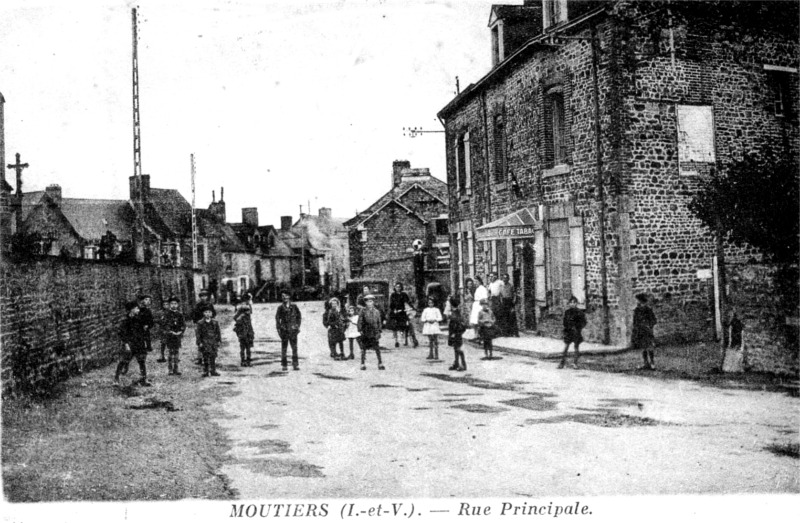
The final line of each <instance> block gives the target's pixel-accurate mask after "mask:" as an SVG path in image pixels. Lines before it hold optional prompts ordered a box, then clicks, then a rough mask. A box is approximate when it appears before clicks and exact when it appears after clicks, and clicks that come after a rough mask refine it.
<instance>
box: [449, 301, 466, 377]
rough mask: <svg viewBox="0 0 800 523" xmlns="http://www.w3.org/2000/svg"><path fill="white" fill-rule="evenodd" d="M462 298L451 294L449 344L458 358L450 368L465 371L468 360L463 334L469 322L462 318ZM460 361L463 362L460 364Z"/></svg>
mask: <svg viewBox="0 0 800 523" xmlns="http://www.w3.org/2000/svg"><path fill="white" fill-rule="evenodd" d="M459 305H461V300H459V299H458V296H450V310H451V311H452V312H451V314H450V320H449V322H448V324H447V344H448V345H450V346H451V347H453V352H455V356H456V359H455V361H453V365H452V366H451V367H450V370H458V371H465V370H467V360H466V358H465V357H464V350H463V349H462V348H461V346H462V345H463V343H464V340H463V334H464V331H466V330H467V324H466V323H465V322H464V320H463V318H461V310H460V309H459ZM459 362H460V363H461V364H460V365H459Z"/></svg>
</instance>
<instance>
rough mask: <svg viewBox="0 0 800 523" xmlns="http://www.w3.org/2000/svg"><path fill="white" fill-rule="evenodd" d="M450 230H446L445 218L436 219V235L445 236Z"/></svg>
mask: <svg viewBox="0 0 800 523" xmlns="http://www.w3.org/2000/svg"><path fill="white" fill-rule="evenodd" d="M449 233H450V231H448V230H447V218H437V219H436V235H437V236H447V235H448V234H449Z"/></svg>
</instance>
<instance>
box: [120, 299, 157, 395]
mask: <svg viewBox="0 0 800 523" xmlns="http://www.w3.org/2000/svg"><path fill="white" fill-rule="evenodd" d="M125 311H126V312H127V316H126V317H125V319H124V320H123V321H122V325H121V326H120V328H119V338H120V341H121V342H122V352H121V354H120V360H119V363H118V364H117V371H116V373H115V374H114V382H115V383H119V376H120V374H127V373H128V365H130V362H131V360H132V359H133V358H136V361H137V362H138V363H139V373H140V376H141V377H140V379H139V385H141V386H143V387H149V386H150V382H148V381H147V366H146V364H145V360H146V359H147V345H146V341H145V330H144V327H143V326H142V323H141V320H140V318H139V304H138V303H137V302H135V301H131V302H128V303H126V304H125Z"/></svg>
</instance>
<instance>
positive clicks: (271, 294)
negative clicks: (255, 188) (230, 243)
mask: <svg viewBox="0 0 800 523" xmlns="http://www.w3.org/2000/svg"><path fill="white" fill-rule="evenodd" d="M228 225H230V226H231V228H232V229H233V230H234V232H235V233H236V236H237V237H238V238H239V241H240V242H241V243H242V245H243V246H244V248H245V249H247V250H248V252H252V253H254V254H255V255H256V257H257V258H256V260H255V262H254V266H253V276H254V279H255V282H256V283H255V291H254V293H253V297H254V299H256V300H265V301H266V300H276V299H279V298H280V295H279V292H280V290H281V289H284V288H289V287H290V286H291V279H292V267H293V266H294V265H296V266H297V272H298V273H299V265H300V257H299V256H298V255H297V254H295V252H294V251H293V250H292V248H291V247H290V246H289V245H288V244H286V242H284V241H283V240H282V239H281V238H280V237H279V235H278V232H277V231H276V230H275V227H273V226H272V225H259V221H258V209H256V208H255V207H247V208H243V209H242V222H241V223H230V224H228Z"/></svg>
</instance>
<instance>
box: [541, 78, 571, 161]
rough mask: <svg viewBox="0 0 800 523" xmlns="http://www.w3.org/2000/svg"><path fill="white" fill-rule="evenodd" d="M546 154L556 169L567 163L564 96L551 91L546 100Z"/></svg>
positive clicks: (558, 92)
mask: <svg viewBox="0 0 800 523" xmlns="http://www.w3.org/2000/svg"><path fill="white" fill-rule="evenodd" d="M545 118H546V119H547V121H546V125H545V131H546V136H545V140H546V141H545V153H546V155H547V160H548V162H547V163H548V165H549V166H550V167H555V166H556V165H563V164H566V163H568V162H567V131H566V119H565V117H564V94H563V92H561V90H560V89H559V90H557V91H551V92H550V93H549V94H548V95H547V98H546V100H545Z"/></svg>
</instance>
